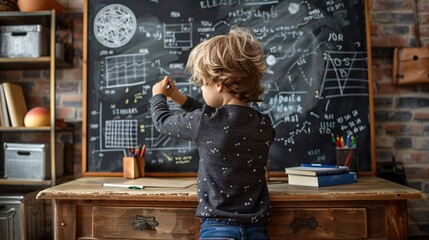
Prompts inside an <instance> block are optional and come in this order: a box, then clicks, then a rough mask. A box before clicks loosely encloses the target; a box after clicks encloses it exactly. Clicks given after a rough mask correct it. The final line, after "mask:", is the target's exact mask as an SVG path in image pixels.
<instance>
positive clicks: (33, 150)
mask: <svg viewBox="0 0 429 240" xmlns="http://www.w3.org/2000/svg"><path fill="white" fill-rule="evenodd" d="M56 155H57V156H56V158H55V164H56V165H55V167H56V176H57V177H59V176H62V175H63V173H64V145H63V144H61V143H57V149H56ZM4 156H5V157H4V159H5V171H4V172H5V177H6V178H8V179H32V180H46V179H50V177H51V158H50V156H51V153H50V148H49V144H28V143H4Z"/></svg>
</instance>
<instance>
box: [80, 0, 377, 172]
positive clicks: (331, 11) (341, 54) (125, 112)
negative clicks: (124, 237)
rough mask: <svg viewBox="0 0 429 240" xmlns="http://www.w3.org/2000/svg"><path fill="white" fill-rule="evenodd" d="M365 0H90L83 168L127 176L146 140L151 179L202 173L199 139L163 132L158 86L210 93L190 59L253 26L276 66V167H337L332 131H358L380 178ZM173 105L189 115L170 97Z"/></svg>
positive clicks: (361, 148) (268, 102) (272, 82)
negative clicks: (169, 81)
mask: <svg viewBox="0 0 429 240" xmlns="http://www.w3.org/2000/svg"><path fill="white" fill-rule="evenodd" d="M367 5H368V2H367V1H365V0H322V1H301V0H288V1H280V0H277V1H276V0H271V1H268V0H228V1H226V0H201V1H191V0H189V1H177V0H145V1H144V0H121V1H119V0H87V1H86V2H85V14H84V15H85V27H84V28H85V29H84V35H85V36H84V38H85V40H84V44H85V46H84V64H85V66H84V96H85V99H84V102H85V104H86V106H85V109H84V137H83V145H84V146H83V149H84V154H83V155H84V156H83V172H84V175H85V174H86V175H91V174H94V175H103V174H107V175H108V174H113V175H115V174H117V175H118V176H119V175H120V174H122V157H123V155H124V153H123V151H124V149H128V148H133V147H135V146H138V145H143V144H145V145H146V153H145V163H146V173H147V174H148V175H153V176H156V175H163V174H167V175H169V174H172V175H176V174H177V175H186V174H190V175H193V174H195V173H196V171H197V168H198V151H197V149H196V146H195V145H194V144H193V143H191V142H187V141H183V140H177V139H174V138H171V137H166V136H162V135H160V134H159V133H158V132H157V130H156V129H155V128H154V126H153V124H152V119H151V115H150V109H149V105H150V104H149V100H150V97H151V86H152V85H153V84H154V83H155V82H157V81H159V80H161V79H162V78H163V76H165V75H169V76H171V77H172V78H173V79H175V81H176V83H177V86H178V87H179V88H180V91H182V92H183V93H184V94H188V95H191V96H194V97H197V98H200V99H202V98H201V94H200V91H199V88H197V87H194V86H192V85H190V83H189V81H188V79H189V75H187V73H186V72H185V70H184V69H185V65H186V61H187V57H188V55H189V52H190V50H191V49H192V48H193V47H194V46H195V45H196V44H198V43H199V42H200V41H203V40H205V39H208V38H211V37H213V36H215V35H218V34H225V33H227V32H228V30H229V29H230V27H231V26H233V25H239V26H247V27H251V28H252V29H253V31H254V33H255V35H256V36H257V38H258V39H259V40H260V41H261V42H262V43H263V47H264V51H265V53H266V56H265V58H266V63H267V66H268V71H267V73H266V75H265V77H264V79H263V83H264V85H265V87H266V91H265V93H264V95H263V98H264V100H263V101H262V102H260V103H255V104H253V105H252V107H254V108H256V109H258V110H260V111H261V112H263V113H266V114H268V115H269V117H270V118H271V120H272V122H273V124H274V126H275V129H276V138H275V141H274V143H273V145H272V147H271V150H270V154H269V164H270V165H269V166H270V171H271V172H272V173H278V174H279V173H284V168H285V167H289V166H295V165H299V164H301V163H326V164H328V163H335V145H334V143H333V142H332V141H331V134H338V135H342V136H346V134H353V135H354V136H358V140H357V148H358V153H359V159H360V170H361V171H362V172H368V173H369V174H373V173H374V171H375V170H374V166H375V165H374V154H375V153H374V151H375V147H374V143H373V138H374V137H373V136H374V133H373V127H372V126H371V124H372V119H373V113H372V90H371V87H370V86H371V85H372V81H371V78H370V77H369V76H371V69H370V66H371V64H370V62H369V59H370V57H369V56H370V46H369V41H368V35H369V34H368V31H367V29H368V14H367ZM169 106H170V109H171V110H173V111H181V110H180V109H179V108H178V106H176V105H175V104H174V103H172V102H170V103H169Z"/></svg>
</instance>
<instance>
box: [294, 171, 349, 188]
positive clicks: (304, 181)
mask: <svg viewBox="0 0 429 240" xmlns="http://www.w3.org/2000/svg"><path fill="white" fill-rule="evenodd" d="M356 182H357V176H356V173H354V172H350V173H339V174H330V175H321V176H305V175H295V174H289V175H288V183H289V184H290V185H298V186H309V187H326V186H334V185H340V184H348V183H356Z"/></svg>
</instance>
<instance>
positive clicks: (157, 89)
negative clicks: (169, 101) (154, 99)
mask: <svg viewBox="0 0 429 240" xmlns="http://www.w3.org/2000/svg"><path fill="white" fill-rule="evenodd" d="M171 83H173V85H171ZM173 86H174V81H173V79H171V78H170V77H169V76H165V77H164V79H162V80H161V81H159V82H157V83H155V84H154V85H153V86H152V96H155V95H157V94H164V95H165V96H167V97H168V96H170V94H171V92H172V90H173Z"/></svg>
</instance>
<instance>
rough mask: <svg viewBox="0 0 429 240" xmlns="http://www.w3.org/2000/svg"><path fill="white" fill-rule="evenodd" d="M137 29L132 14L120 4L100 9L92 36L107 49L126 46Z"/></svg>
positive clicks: (134, 17)
mask: <svg viewBox="0 0 429 240" xmlns="http://www.w3.org/2000/svg"><path fill="white" fill-rule="evenodd" d="M136 29H137V20H136V16H135V15H134V13H133V12H132V11H131V10H130V9H129V8H128V7H126V6H124V5H122V4H111V5H108V6H106V7H104V8H102V9H101V10H100V11H99V12H98V13H97V15H96V16H95V19H94V35H95V38H96V39H97V41H98V42H100V43H101V44H103V45H104V46H106V47H109V48H118V47H122V46H124V45H125V44H127V43H128V42H129V41H130V40H131V38H132V37H133V36H134V33H135V32H136Z"/></svg>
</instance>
